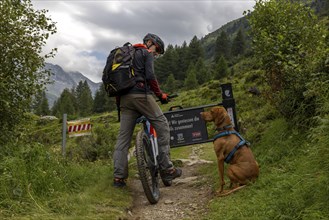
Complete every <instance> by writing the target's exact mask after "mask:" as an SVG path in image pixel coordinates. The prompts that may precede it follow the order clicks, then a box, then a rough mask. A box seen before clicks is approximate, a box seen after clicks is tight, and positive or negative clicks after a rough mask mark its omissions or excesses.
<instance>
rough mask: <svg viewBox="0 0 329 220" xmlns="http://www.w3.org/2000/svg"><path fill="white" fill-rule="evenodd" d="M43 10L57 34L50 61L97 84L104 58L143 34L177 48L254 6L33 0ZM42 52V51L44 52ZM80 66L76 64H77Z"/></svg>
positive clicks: (244, 3)
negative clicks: (113, 50)
mask: <svg viewBox="0 0 329 220" xmlns="http://www.w3.org/2000/svg"><path fill="white" fill-rule="evenodd" d="M32 4H33V5H34V6H35V8H37V9H41V8H45V9H48V10H49V13H48V15H50V16H51V17H52V19H53V20H54V21H56V22H57V27H58V33H57V34H56V36H54V37H52V38H51V39H50V40H49V44H48V45H47V47H49V48H53V47H57V48H58V49H59V52H58V54H57V56H56V58H55V59H54V60H53V61H52V60H50V61H49V62H53V63H56V64H59V65H60V66H62V67H63V68H64V69H66V70H72V71H80V72H82V73H83V74H84V75H86V76H88V77H89V78H90V79H92V80H94V81H100V78H101V71H102V68H103V66H104V64H105V58H106V56H107V54H108V53H109V51H110V50H111V49H112V48H114V47H115V46H120V45H122V44H123V43H125V42H127V41H129V42H131V43H137V42H142V38H143V37H144V36H145V34H146V33H148V32H150V33H155V34H158V35H159V36H160V37H161V38H162V39H163V40H164V41H165V43H166V45H168V44H173V45H181V44H182V43H183V42H184V41H186V42H187V43H189V42H190V40H191V39H192V38H193V36H195V35H196V36H197V37H198V38H201V37H203V36H205V35H206V34H208V33H210V32H213V31H215V30H217V29H218V28H220V27H221V26H222V25H224V24H226V23H227V22H229V21H232V20H234V19H237V18H240V17H242V13H243V11H244V10H248V9H252V7H253V5H254V4H255V2H254V1H234V0H231V1H219V0H217V1H216V0H213V1H201V0H200V1H197V0H194V1H173V0H167V1H164V0H162V1H161V0H160V1H47V0H44V1H37V0H32ZM49 48H48V49H49ZM81 62H82V63H81Z"/></svg>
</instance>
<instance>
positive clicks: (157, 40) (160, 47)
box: [143, 33, 164, 54]
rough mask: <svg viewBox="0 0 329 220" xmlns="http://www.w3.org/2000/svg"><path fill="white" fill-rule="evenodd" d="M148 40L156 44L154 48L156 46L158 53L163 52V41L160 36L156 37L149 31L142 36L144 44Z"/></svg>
mask: <svg viewBox="0 0 329 220" xmlns="http://www.w3.org/2000/svg"><path fill="white" fill-rule="evenodd" d="M148 40H151V41H152V43H153V44H154V45H155V46H156V48H157V52H158V53H159V54H163V53H164V43H163V41H162V40H161V38H160V37H158V36H157V35H155V34H150V33H148V34H147V35H146V36H145V37H144V39H143V42H144V44H146V42H147V41H148Z"/></svg>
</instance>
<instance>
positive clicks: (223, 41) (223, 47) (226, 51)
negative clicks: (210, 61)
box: [215, 31, 231, 61]
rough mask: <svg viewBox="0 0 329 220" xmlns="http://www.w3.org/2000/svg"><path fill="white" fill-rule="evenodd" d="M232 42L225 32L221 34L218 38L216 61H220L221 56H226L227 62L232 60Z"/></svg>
mask: <svg viewBox="0 0 329 220" xmlns="http://www.w3.org/2000/svg"><path fill="white" fill-rule="evenodd" d="M230 44H231V42H230V40H229V38H228V36H227V34H226V32H225V31H222V32H221V33H220V36H218V37H217V40H216V43H215V48H216V53H215V60H216V61H218V60H219V59H220V57H221V56H224V57H225V59H226V60H229V59H230V55H231V45H230Z"/></svg>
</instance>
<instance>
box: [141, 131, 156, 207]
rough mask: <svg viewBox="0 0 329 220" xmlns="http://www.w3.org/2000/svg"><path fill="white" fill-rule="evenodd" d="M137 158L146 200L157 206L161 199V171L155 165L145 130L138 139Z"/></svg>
mask: <svg viewBox="0 0 329 220" xmlns="http://www.w3.org/2000/svg"><path fill="white" fill-rule="evenodd" d="M136 158H137V168H138V172H139V178H140V180H141V182H142V186H143V189H144V192H145V195H146V198H147V199H148V201H149V202H150V203H151V204H156V203H157V202H158V201H159V198H160V190H159V173H158V172H159V171H158V168H157V166H155V163H154V157H153V152H152V146H151V141H150V139H149V138H148V136H147V135H146V134H145V132H144V130H141V131H139V132H138V134H137V137H136Z"/></svg>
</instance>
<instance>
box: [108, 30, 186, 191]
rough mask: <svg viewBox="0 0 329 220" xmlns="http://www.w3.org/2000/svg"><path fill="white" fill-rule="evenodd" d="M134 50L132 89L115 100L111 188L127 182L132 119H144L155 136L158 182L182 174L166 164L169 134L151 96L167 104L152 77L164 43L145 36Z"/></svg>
mask: <svg viewBox="0 0 329 220" xmlns="http://www.w3.org/2000/svg"><path fill="white" fill-rule="evenodd" d="M133 47H134V48H135V51H134V58H133V60H132V69H133V71H132V72H133V75H134V78H135V82H136V83H135V85H134V86H133V87H132V88H130V89H129V90H128V91H126V92H125V94H124V95H120V96H119V97H117V101H119V103H120V104H119V105H120V111H121V120H120V130H119V134H118V139H117V143H116V146H115V151H114V155H113V157H114V158H113V160H114V181H113V185H114V186H115V187H123V186H126V179H127V178H128V159H127V155H128V149H129V147H130V143H131V139H132V135H133V131H134V128H135V125H136V119H137V118H139V117H140V116H142V115H144V116H145V117H146V118H147V119H148V120H149V121H150V123H151V124H152V126H153V127H154V128H155V130H156V132H157V134H158V144H159V165H160V169H161V172H160V174H161V178H165V179H170V180H172V179H175V178H177V177H180V176H181V175H182V170H181V169H179V168H175V167H174V166H173V164H172V162H171V161H170V156H169V150H170V146H169V144H170V133H169V125H168V121H167V118H166V117H165V116H164V114H163V112H162V110H161V109H160V107H159V106H158V104H157V103H156V100H155V99H154V96H153V95H155V96H156V97H158V99H159V100H160V102H161V103H162V104H165V103H168V96H167V94H166V93H163V92H162V91H161V89H160V87H159V84H158V81H157V79H156V76H155V74H154V56H156V55H158V54H163V53H164V43H163V41H162V40H161V39H160V38H159V37H158V36H157V35H155V34H150V33H149V34H147V35H146V36H145V37H144V39H143V44H135V45H133Z"/></svg>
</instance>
